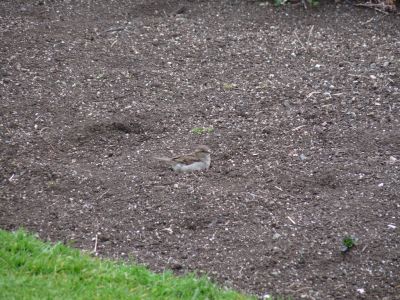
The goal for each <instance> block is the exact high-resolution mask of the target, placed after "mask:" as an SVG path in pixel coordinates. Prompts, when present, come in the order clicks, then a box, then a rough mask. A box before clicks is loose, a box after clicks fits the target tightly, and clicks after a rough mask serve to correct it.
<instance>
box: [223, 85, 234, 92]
mask: <svg viewBox="0 0 400 300" xmlns="http://www.w3.org/2000/svg"><path fill="white" fill-rule="evenodd" d="M222 87H223V88H224V90H226V91H229V90H233V89H235V88H236V87H237V85H236V84H234V83H224V85H223V86H222Z"/></svg>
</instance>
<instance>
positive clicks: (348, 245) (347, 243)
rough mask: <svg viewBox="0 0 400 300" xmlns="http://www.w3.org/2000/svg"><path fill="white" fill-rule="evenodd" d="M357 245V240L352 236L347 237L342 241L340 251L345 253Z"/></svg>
mask: <svg viewBox="0 0 400 300" xmlns="http://www.w3.org/2000/svg"><path fill="white" fill-rule="evenodd" d="M356 245H357V239H356V238H355V237H353V236H350V235H347V236H345V237H344V238H343V240H342V247H341V251H342V252H343V253H347V252H348V251H350V250H351V249H352V248H354V247H355V246H356Z"/></svg>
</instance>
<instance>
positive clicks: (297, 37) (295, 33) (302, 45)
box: [294, 31, 307, 51]
mask: <svg viewBox="0 0 400 300" xmlns="http://www.w3.org/2000/svg"><path fill="white" fill-rule="evenodd" d="M294 35H295V36H296V39H297V40H298V41H299V43H300V45H301V47H302V48H303V49H304V50H305V51H307V48H306V47H304V44H303V42H302V41H301V40H300V38H299V36H298V35H297V32H296V31H295V32H294Z"/></svg>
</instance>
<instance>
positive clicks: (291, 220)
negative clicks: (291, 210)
mask: <svg viewBox="0 0 400 300" xmlns="http://www.w3.org/2000/svg"><path fill="white" fill-rule="evenodd" d="M287 218H288V219H289V220H290V222H292V223H293V224H294V225H297V224H296V222H295V221H293V219H292V218H291V217H289V216H287Z"/></svg>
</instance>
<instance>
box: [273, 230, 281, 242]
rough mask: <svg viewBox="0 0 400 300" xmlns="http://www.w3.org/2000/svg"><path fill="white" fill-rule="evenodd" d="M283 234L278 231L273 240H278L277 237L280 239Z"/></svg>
mask: <svg viewBox="0 0 400 300" xmlns="http://www.w3.org/2000/svg"><path fill="white" fill-rule="evenodd" d="M281 236H282V235H280V234H279V233H277V232H276V233H275V234H274V235H273V236H272V239H273V240H277V239H279V238H280V237H281Z"/></svg>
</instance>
